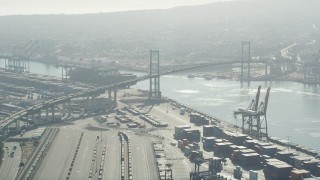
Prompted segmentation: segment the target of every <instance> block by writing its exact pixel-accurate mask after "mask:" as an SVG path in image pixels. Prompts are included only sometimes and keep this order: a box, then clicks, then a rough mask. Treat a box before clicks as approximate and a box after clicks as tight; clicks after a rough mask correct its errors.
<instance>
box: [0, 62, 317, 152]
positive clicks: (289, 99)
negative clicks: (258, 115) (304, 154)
mask: <svg viewBox="0 0 320 180" xmlns="http://www.w3.org/2000/svg"><path fill="white" fill-rule="evenodd" d="M3 65H4V61H0V67H3ZM30 72H31V73H38V74H45V75H52V76H58V77H61V68H57V67H54V66H52V65H47V64H42V63H37V62H30ZM137 75H142V74H141V73H137ZM259 85H261V86H262V91H261V92H262V94H261V97H260V99H261V100H264V96H265V93H266V89H267V87H271V93H270V99H269V106H268V112H267V115H268V128H269V135H270V136H273V137H279V138H282V139H286V140H287V139H288V137H289V140H290V141H291V142H293V143H297V144H301V145H305V146H308V147H311V148H314V149H317V150H320V87H319V86H318V87H315V86H311V85H310V86H309V85H303V84H301V83H296V82H287V81H281V82H251V84H250V86H249V87H248V86H243V87H242V88H241V86H240V83H239V82H237V81H234V80H221V79H220V80H219V79H212V80H205V79H202V78H194V79H189V78H187V74H174V75H166V76H163V77H161V91H162V94H163V95H164V96H167V97H169V98H172V99H175V100H177V101H179V102H181V103H183V104H186V105H188V106H192V107H195V108H196V109H198V110H200V111H203V112H205V113H207V114H210V115H213V116H215V117H218V118H220V119H223V120H226V121H228V122H231V123H233V124H238V125H240V123H241V120H240V117H239V118H238V119H235V118H234V117H233V111H234V110H236V109H237V108H238V107H244V108H246V107H247V106H248V105H249V103H250V102H251V100H252V99H253V98H254V97H255V94H256V91H257V87H258V86H259ZM148 87H149V81H144V82H139V83H138V84H137V85H135V88H140V89H148Z"/></svg>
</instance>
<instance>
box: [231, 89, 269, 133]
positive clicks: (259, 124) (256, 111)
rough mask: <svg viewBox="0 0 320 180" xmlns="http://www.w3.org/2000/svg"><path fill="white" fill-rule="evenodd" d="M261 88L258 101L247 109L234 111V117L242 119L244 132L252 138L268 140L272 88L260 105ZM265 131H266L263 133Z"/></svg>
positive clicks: (253, 102) (258, 92) (252, 102)
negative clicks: (269, 105)
mask: <svg viewBox="0 0 320 180" xmlns="http://www.w3.org/2000/svg"><path fill="white" fill-rule="evenodd" d="M260 90H261V86H259V87H258V91H257V94H256V99H253V100H252V101H251V103H250V105H249V106H248V108H247V109H243V108H239V109H238V110H237V111H234V113H233V114H234V117H235V118H237V115H241V117H242V131H243V132H244V133H247V134H249V135H250V136H252V137H255V138H258V139H263V138H268V123H267V108H268V101H269V94H270V88H268V89H267V93H266V96H265V99H264V102H260V103H259V98H260ZM263 130H264V131H263Z"/></svg>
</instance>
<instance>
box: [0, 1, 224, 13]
mask: <svg viewBox="0 0 320 180" xmlns="http://www.w3.org/2000/svg"><path fill="white" fill-rule="evenodd" d="M218 1H230V0H0V15H12V14H77V13H97V12H113V11H125V10H137V9H164V8H171V7H175V6H183V5H197V4H206V3H211V2H218Z"/></svg>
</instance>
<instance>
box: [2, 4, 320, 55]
mask: <svg viewBox="0 0 320 180" xmlns="http://www.w3.org/2000/svg"><path fill="white" fill-rule="evenodd" d="M319 7H320V1H319V0H307V1H306V0H251V1H235V2H217V3H212V4H207V5H200V6H186V7H176V8H172V9H167V10H141V11H126V12H116V13H99V14H83V15H28V16H22V15H19V16H2V17H0V24H1V28H0V48H1V50H3V51H9V50H11V49H12V48H13V46H15V45H17V44H19V43H20V44H21V42H24V41H27V40H29V39H38V40H51V41H53V42H54V44H55V49H54V51H56V53H60V54H61V55H68V54H69V55H78V56H83V57H90V56H96V55H97V54H99V56H101V57H108V58H113V59H117V60H123V59H139V58H141V57H142V56H143V57H144V56H145V55H146V53H147V50H148V49H151V48H156V49H160V50H161V55H162V56H164V57H166V59H168V60H169V59H181V60H184V59H189V60H209V59H212V58H238V57H239V56H240V55H239V53H240V50H241V47H240V46H241V41H251V43H252V50H253V51H254V52H253V55H260V56H267V55H275V56H276V55H278V52H279V50H280V49H282V48H284V47H286V46H288V45H290V44H292V43H293V42H299V46H297V48H296V49H295V51H296V52H297V53H310V52H311V51H314V50H315V49H317V48H319V41H320V33H319V30H318V27H320V18H319V17H320V11H319ZM311 40H316V43H313V44H312V45H308V46H306V45H304V44H307V42H308V41H311ZM304 41H306V42H304ZM57 49H58V50H59V51H57ZM1 50H0V51H1Z"/></svg>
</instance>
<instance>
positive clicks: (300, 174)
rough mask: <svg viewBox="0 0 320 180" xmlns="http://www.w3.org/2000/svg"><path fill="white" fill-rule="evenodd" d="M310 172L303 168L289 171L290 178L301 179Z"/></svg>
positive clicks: (308, 176)
mask: <svg viewBox="0 0 320 180" xmlns="http://www.w3.org/2000/svg"><path fill="white" fill-rule="evenodd" d="M310 177H311V174H310V172H309V171H307V170H304V169H294V170H292V171H291V174H290V180H301V179H305V178H310Z"/></svg>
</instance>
